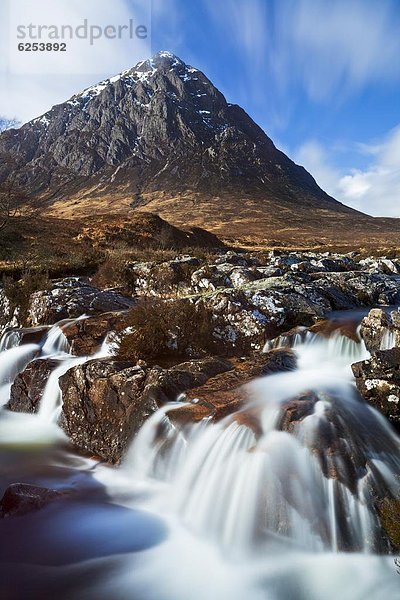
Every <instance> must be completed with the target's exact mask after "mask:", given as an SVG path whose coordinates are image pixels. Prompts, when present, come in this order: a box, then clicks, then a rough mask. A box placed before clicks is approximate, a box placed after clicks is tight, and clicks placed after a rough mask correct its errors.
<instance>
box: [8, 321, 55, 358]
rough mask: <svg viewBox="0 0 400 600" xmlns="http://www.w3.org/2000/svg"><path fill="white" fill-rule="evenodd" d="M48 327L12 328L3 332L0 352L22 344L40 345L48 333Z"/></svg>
mask: <svg viewBox="0 0 400 600" xmlns="http://www.w3.org/2000/svg"><path fill="white" fill-rule="evenodd" d="M48 329H49V328H48V327H45V326H44V327H12V328H7V329H5V330H4V331H3V334H2V337H1V342H0V352H1V351H3V350H9V349H10V348H14V347H15V346H17V345H19V346H21V345H22V344H38V345H40V344H41V343H42V341H43V339H44V336H45V334H46V333H47V331H48Z"/></svg>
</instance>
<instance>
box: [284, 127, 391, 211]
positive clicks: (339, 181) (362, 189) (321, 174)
mask: <svg viewBox="0 0 400 600" xmlns="http://www.w3.org/2000/svg"><path fill="white" fill-rule="evenodd" d="M358 148H359V151H360V152H362V153H364V154H366V155H369V156H370V157H372V158H371V159H370V162H369V164H368V165H367V167H366V168H365V169H351V168H349V169H340V168H338V167H335V166H334V163H335V156H334V155H333V153H331V152H330V151H329V149H327V148H324V147H323V146H322V145H321V144H319V143H318V142H316V141H313V140H311V141H308V142H306V143H305V144H303V145H302V146H301V148H299V149H298V151H297V152H296V153H295V160H296V162H298V163H300V164H303V165H304V166H305V168H306V169H307V170H308V171H310V173H312V175H313V176H314V177H315V178H316V180H317V182H318V183H319V185H320V186H321V187H322V188H323V189H324V190H325V191H326V192H327V193H328V194H330V195H332V196H333V197H334V198H336V199H337V200H340V201H341V202H343V203H344V204H347V205H349V206H351V207H353V208H356V209H357V210H361V211H362V212H365V213H367V214H371V215H374V216H392V217H400V125H399V126H398V127H396V128H395V129H393V130H392V131H390V132H389V133H388V134H387V135H386V136H385V138H384V139H383V140H381V141H380V142H379V143H376V142H374V143H371V144H370V145H366V144H362V145H361V144H359V145H358Z"/></svg>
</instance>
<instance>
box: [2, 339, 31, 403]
mask: <svg viewBox="0 0 400 600" xmlns="http://www.w3.org/2000/svg"><path fill="white" fill-rule="evenodd" d="M9 339H10V337H9ZM39 352H40V346H38V345H37V344H24V345H23V346H15V347H11V348H9V349H8V350H4V351H3V352H2V353H1V360H0V407H1V406H4V404H7V402H8V400H9V397H10V389H11V385H12V383H13V381H14V379H15V377H16V376H17V375H18V373H20V372H21V371H23V370H24V369H25V367H26V366H27V365H28V364H29V363H30V362H31V360H33V359H34V358H36V356H37V355H38V354H39Z"/></svg>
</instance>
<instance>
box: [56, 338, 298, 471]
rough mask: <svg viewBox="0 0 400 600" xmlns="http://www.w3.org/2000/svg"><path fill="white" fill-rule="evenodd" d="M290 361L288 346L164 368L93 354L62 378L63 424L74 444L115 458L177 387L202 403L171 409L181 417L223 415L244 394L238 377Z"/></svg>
mask: <svg viewBox="0 0 400 600" xmlns="http://www.w3.org/2000/svg"><path fill="white" fill-rule="evenodd" d="M294 367H295V358H294V355H293V354H292V352H291V351H287V350H274V351H272V352H270V353H268V354H266V355H258V357H256V358H252V359H246V360H245V361H243V362H240V361H238V360H236V361H227V360H224V359H221V358H214V357H209V358H204V359H198V360H192V361H188V362H184V363H180V364H177V365H175V366H173V367H170V368H168V369H163V368H161V367H159V366H154V367H146V366H143V367H142V366H135V365H133V364H131V363H127V362H121V361H118V360H113V359H111V360H110V359H95V360H91V361H89V362H87V363H85V364H83V365H78V366H76V367H74V368H72V369H70V370H69V371H68V372H67V373H66V374H65V375H63V376H62V377H61V378H60V388H61V391H62V395H63V403H64V405H63V412H62V417H61V426H62V427H63V429H64V430H65V431H66V433H67V435H68V436H69V438H70V439H71V441H72V443H73V444H75V446H77V447H78V448H80V449H81V450H84V451H86V452H91V453H94V454H96V455H98V456H100V457H102V458H104V459H106V460H108V461H110V462H114V463H115V462H118V461H119V460H120V458H121V456H122V455H123V453H124V451H125V450H126V448H127V445H128V444H129V442H130V440H131V439H132V438H133V436H134V435H135V434H136V433H137V432H138V431H139V429H140V428H141V427H142V425H143V423H144V422H145V421H146V419H147V418H148V417H149V416H150V415H151V414H153V413H154V412H155V411H156V410H157V409H158V408H159V407H160V406H162V405H164V404H165V403H166V402H169V401H174V400H176V399H177V398H178V396H179V395H180V394H181V393H183V392H187V391H188V390H192V391H191V392H190V395H191V398H192V399H194V398H196V399H199V398H201V399H202V405H198V404H194V405H190V406H189V407H188V408H187V409H186V410H182V411H173V413H174V414H175V413H178V414H177V415H176V418H178V417H179V418H180V420H181V421H184V422H187V421H190V422H194V421H197V420H199V419H201V418H203V417H204V416H207V415H209V414H211V415H212V416H213V417H215V416H216V414H215V413H216V412H218V413H219V415H218V416H224V415H225V414H229V412H232V411H233V410H236V409H237V407H238V405H239V404H240V402H241V401H242V400H243V398H241V397H239V396H238V395H237V394H236V393H234V390H236V389H237V387H238V386H240V385H241V384H242V383H245V382H246V381H249V380H250V379H251V378H253V377H256V376H260V375H262V374H267V373H269V372H275V371H278V370H287V369H292V368H294ZM223 374H226V378H225V379H224V378H223ZM221 378H222V379H221ZM209 381H210V382H213V381H215V387H212V386H211V387H208V388H207V384H208V382H209ZM222 392H224V393H222ZM191 398H189V399H191ZM214 401H216V402H217V404H218V405H219V409H218V411H216V410H215V409H214V407H215V404H214Z"/></svg>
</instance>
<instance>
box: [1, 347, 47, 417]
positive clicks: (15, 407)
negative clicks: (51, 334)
mask: <svg viewBox="0 0 400 600" xmlns="http://www.w3.org/2000/svg"><path fill="white" fill-rule="evenodd" d="M58 365H59V361H58V360H57V359H50V358H49V359H36V360H34V361H32V362H31V363H29V365H28V366H27V367H26V369H25V370H24V371H22V373H20V374H19V375H17V377H16V378H15V380H14V383H13V385H12V386H11V392H10V400H9V402H8V404H7V407H8V408H9V410H12V411H13V412H26V413H36V412H37V411H38V410H39V405H40V401H41V399H42V396H43V392H44V388H45V387H46V383H47V380H48V378H49V376H50V374H51V372H52V371H53V370H54V369H55V368H56V367H57V366H58Z"/></svg>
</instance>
